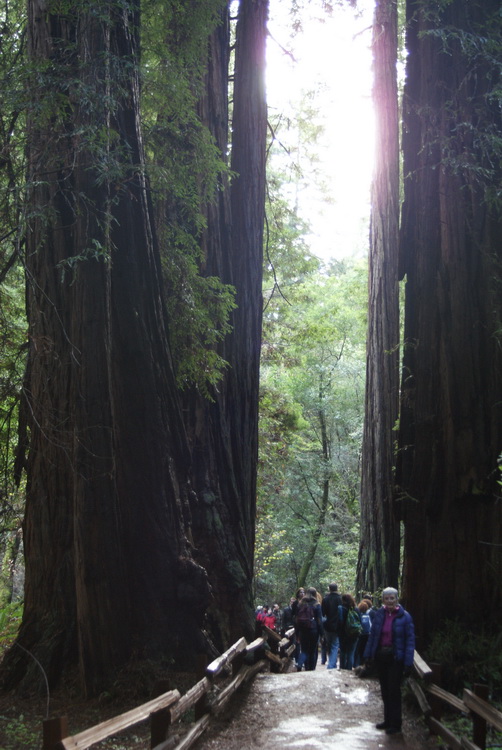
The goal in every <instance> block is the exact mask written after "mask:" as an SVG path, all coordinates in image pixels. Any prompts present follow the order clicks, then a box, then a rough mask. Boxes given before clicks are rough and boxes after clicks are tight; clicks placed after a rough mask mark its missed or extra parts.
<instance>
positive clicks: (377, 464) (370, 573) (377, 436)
mask: <svg viewBox="0 0 502 750" xmlns="http://www.w3.org/2000/svg"><path fill="white" fill-rule="evenodd" d="M373 50H374V77H375V79H374V89H373V98H374V103H375V112H376V122H377V131H376V161H375V173H374V179H373V189H372V213H371V236H370V257H369V305H368V344H367V366H366V407H365V408H366V412H365V413H366V418H365V423H364V433H363V449H362V477H361V536H360V547H359V558H358V565H357V590H358V591H362V590H367V591H377V590H378V589H380V588H381V587H382V586H385V585H394V586H396V585H397V581H398V573H399V522H398V521H397V520H396V516H395V512H394V502H393V471H392V466H393V462H394V460H393V455H394V432H393V430H394V429H395V426H396V420H397V414H398V404H399V359H398V356H399V355H398V345H399V290H398V260H397V258H398V255H397V252H398V236H399V231H398V222H399V136H398V110H397V79H396V75H397V72H396V62H397V4H396V0H382V2H379V3H377V4H376V7H375V15H374V20H373Z"/></svg>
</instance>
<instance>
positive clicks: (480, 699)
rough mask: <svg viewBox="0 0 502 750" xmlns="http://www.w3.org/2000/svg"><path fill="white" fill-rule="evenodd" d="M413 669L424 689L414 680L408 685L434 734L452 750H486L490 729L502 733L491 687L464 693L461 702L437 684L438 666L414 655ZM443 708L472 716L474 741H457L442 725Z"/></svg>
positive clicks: (439, 677)
mask: <svg viewBox="0 0 502 750" xmlns="http://www.w3.org/2000/svg"><path fill="white" fill-rule="evenodd" d="M413 666H414V669H415V672H416V674H417V675H418V676H419V677H420V678H421V679H422V680H423V681H424V683H423V686H422V685H420V684H419V683H418V682H417V681H416V680H414V679H413V678H411V677H410V679H409V681H408V682H409V685H410V688H411V689H412V691H413V694H414V695H415V697H416V699H417V702H418V705H419V706H420V710H421V711H422V713H423V715H424V717H425V721H426V724H427V726H428V727H429V730H430V732H431V734H435V735H437V736H438V737H441V738H442V739H443V740H444V741H445V742H446V744H447V745H448V747H450V748H451V749H452V750H486V734H487V727H488V725H489V726H491V727H493V728H494V729H496V730H497V731H499V732H502V713H501V712H500V711H498V710H497V709H496V708H494V707H493V706H491V705H490V703H488V701H487V698H488V687H487V686H486V685H474V690H473V691H471V690H467V689H465V690H464V693H463V696H462V698H459V697H458V696H456V695H452V694H451V693H449V692H448V691H447V690H443V688H442V687H441V686H440V685H438V684H437V683H438V682H440V680H441V676H440V675H441V670H440V666H439V665H437V664H434V665H431V666H430V667H429V666H428V665H427V664H426V662H425V661H424V660H423V659H422V657H421V656H420V654H418V653H417V652H416V651H415V658H414V662H413ZM444 704H447V705H448V706H449V707H450V708H452V709H454V710H455V711H457V712H458V713H460V714H463V715H465V716H469V715H470V717H471V719H472V739H469V738H468V737H457V735H456V734H455V733H454V732H452V731H451V729H449V728H448V727H446V726H445V725H444V724H443V723H442V722H441V718H442V714H443V705H444Z"/></svg>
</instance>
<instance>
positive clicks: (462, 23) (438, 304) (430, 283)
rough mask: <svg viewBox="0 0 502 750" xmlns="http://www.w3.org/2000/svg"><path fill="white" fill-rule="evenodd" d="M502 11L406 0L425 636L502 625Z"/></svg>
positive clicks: (409, 405)
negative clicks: (452, 621)
mask: <svg viewBox="0 0 502 750" xmlns="http://www.w3.org/2000/svg"><path fill="white" fill-rule="evenodd" d="M435 9H436V11H437V17H436V18H434V15H433V13H432V11H434V10H435ZM427 10H429V13H427V12H426V11H427ZM499 12H500V4H499V2H498V0H486V1H485V2H483V3H471V2H467V1H466V0H454V2H452V3H449V4H446V5H445V6H444V7H443V9H442V10H438V6H437V5H436V4H434V8H432V7H431V8H428V9H427V8H426V7H425V8H422V6H421V5H419V4H416V3H411V2H409V3H408V34H407V44H406V47H407V50H408V53H409V54H408V62H407V77H406V87H405V97H404V114H403V116H404V136H403V148H404V174H405V176H406V178H405V202H404V206H403V219H402V236H401V265H402V273H403V274H406V307H405V332H404V335H405V342H404V359H403V376H402V399H401V419H400V431H399V457H398V482H399V485H400V490H401V493H402V497H401V505H402V506H403V515H404V523H405V559H404V591H405V595H406V597H407V599H408V601H409V604H410V609H411V610H412V612H413V614H414V617H415V619H416V622H417V629H418V633H419V635H420V636H421V637H422V638H427V636H428V634H429V633H430V632H431V629H433V628H434V627H435V626H437V624H438V623H439V622H440V621H441V620H442V619H445V618H456V617H458V618H460V619H461V621H462V622H465V623H468V622H469V621H474V622H476V621H478V622H479V620H480V618H482V621H483V624H484V625H488V623H490V622H492V623H493V624H494V625H496V624H498V625H497V627H499V623H500V617H501V615H502V589H501V586H500V580H501V574H502V527H501V525H500V488H499V487H498V486H497V482H496V480H497V474H498V472H497V456H498V454H499V452H500V447H501V445H502V418H501V404H502V356H501V350H500V320H501V317H502V296H501V294H500V279H501V267H502V266H501V261H502V247H501V244H500V237H501V230H502V222H501V208H500V201H499V202H498V203H496V202H490V200H489V198H490V191H493V190H498V189H499V188H500V183H501V173H500V153H499V156H498V162H497V159H495V160H494V159H493V153H496V151H495V152H493V151H492V145H491V143H490V139H491V138H493V137H494V136H498V138H500V132H501V119H500V109H499V108H498V107H497V105H496V104H495V100H494V99H493V98H492V97H490V95H489V92H490V89H491V87H492V85H493V80H495V79H492V73H493V69H492V63H491V59H495V58H491V59H490V57H491V50H490V44H493V43H497V44H498V45H499V47H498V49H500V36H501V29H500V18H499ZM431 30H432V33H431ZM446 32H447V34H446ZM495 34H498V37H494V36H493V35H495ZM443 44H444V45H445V46H443ZM490 151H492V153H490ZM497 164H498V166H497ZM494 165H495V166H494ZM473 596H475V597H476V600H477V601H480V602H489V607H484V608H482V611H480V609H479V608H478V607H476V606H473Z"/></svg>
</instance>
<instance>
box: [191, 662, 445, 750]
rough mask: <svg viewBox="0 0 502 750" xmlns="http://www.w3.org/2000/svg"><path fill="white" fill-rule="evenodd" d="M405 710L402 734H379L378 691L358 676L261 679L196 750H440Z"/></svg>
mask: <svg viewBox="0 0 502 750" xmlns="http://www.w3.org/2000/svg"><path fill="white" fill-rule="evenodd" d="M403 708H404V726H403V733H402V734H400V735H391V736H388V735H386V734H385V732H382V731H379V730H378V729H376V728H375V724H376V723H377V722H379V721H381V720H382V703H381V700H380V692H379V685H378V682H377V681H376V680H373V679H361V678H359V677H357V676H356V675H355V674H354V673H353V672H348V671H340V670H336V669H331V670H327V669H325V667H318V668H317V669H316V670H315V671H314V672H298V673H297V672H291V673H288V674H271V673H268V672H267V673H264V674H259V675H258V676H257V677H256V679H255V680H254V682H253V683H252V685H251V686H250V688H249V689H248V690H247V691H245V694H243V696H242V698H236V699H235V702H234V703H233V704H232V705H231V707H230V709H229V711H228V712H227V715H226V716H224V717H223V718H221V719H220V720H219V721H218V722H217V723H216V724H215V725H214V726H213V727H212V728H211V729H210V730H208V732H207V733H206V734H205V735H204V736H203V737H201V739H200V740H199V742H198V744H197V745H196V750H216V748H217V750H248V749H252V748H255V747H256V748H260V747H265V746H269V747H273V748H274V750H277V749H278V748H284V749H286V748H288V750H289V749H293V748H298V749H299V750H342V749H343V750H376V748H392V749H393V750H402V748H406V749H407V750H423V749H425V748H433V747H436V748H437V744H436V743H435V742H434V740H433V739H428V733H427V730H426V728H425V725H424V723H423V720H422V719H421V718H420V717H418V716H416V715H414V714H413V713H411V712H410V710H409V709H407V708H406V705H404V706H403Z"/></svg>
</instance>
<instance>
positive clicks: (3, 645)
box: [0, 602, 23, 658]
mask: <svg viewBox="0 0 502 750" xmlns="http://www.w3.org/2000/svg"><path fill="white" fill-rule="evenodd" d="M22 615H23V602H11V603H10V604H6V605H4V606H3V607H2V609H0V658H1V656H2V655H3V653H4V651H6V650H7V649H8V648H9V646H11V645H12V643H13V642H14V640H15V638H16V635H17V631H18V629H19V625H20V624H21V617H22Z"/></svg>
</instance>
